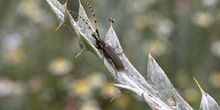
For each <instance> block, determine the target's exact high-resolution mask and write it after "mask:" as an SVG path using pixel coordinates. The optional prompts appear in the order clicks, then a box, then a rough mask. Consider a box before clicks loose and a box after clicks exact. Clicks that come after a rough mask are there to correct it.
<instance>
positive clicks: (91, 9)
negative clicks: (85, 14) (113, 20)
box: [82, 0, 99, 37]
mask: <svg viewBox="0 0 220 110" xmlns="http://www.w3.org/2000/svg"><path fill="white" fill-rule="evenodd" d="M82 3H85V4H86V5H88V6H89V8H90V11H91V12H92V16H93V17H94V19H95V20H94V22H95V28H96V29H95V31H96V34H97V36H98V37H99V30H98V28H97V19H96V14H95V12H94V10H93V8H92V5H90V3H89V2H87V1H85V0H84V1H82Z"/></svg>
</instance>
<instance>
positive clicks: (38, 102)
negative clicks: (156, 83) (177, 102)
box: [0, 0, 220, 110]
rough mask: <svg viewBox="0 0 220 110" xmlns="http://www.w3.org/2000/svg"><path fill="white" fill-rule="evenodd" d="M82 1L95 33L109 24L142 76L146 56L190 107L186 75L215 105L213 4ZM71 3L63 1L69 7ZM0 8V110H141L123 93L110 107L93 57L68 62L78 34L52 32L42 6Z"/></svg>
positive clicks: (217, 20) (218, 45)
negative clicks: (95, 26)
mask: <svg viewBox="0 0 220 110" xmlns="http://www.w3.org/2000/svg"><path fill="white" fill-rule="evenodd" d="M60 1H61V0H60ZM61 2H64V1H61ZM88 2H90V4H92V6H93V9H94V10H95V13H96V16H97V19H98V28H99V30H100V33H101V35H102V36H104V35H105V34H106V32H107V29H108V28H109V22H108V18H109V17H113V18H114V19H115V20H116V22H115V24H114V28H115V31H116V33H117V35H118V37H119V39H120V42H121V44H122V47H123V49H124V53H125V54H126V55H127V56H128V58H129V59H130V60H131V62H132V63H133V64H134V65H135V66H136V67H137V69H138V70H139V71H140V72H141V73H145V72H146V62H147V55H146V53H147V52H148V51H150V52H151V53H152V55H153V56H154V57H155V58H156V60H157V62H158V64H159V65H160V66H161V67H162V68H163V70H164V71H165V72H166V73H167V75H168V77H169V78H170V80H171V82H172V83H173V84H174V86H175V87H176V88H177V89H178V90H179V93H180V94H181V95H182V96H183V97H184V98H185V99H186V100H187V101H188V102H189V103H190V105H192V106H193V107H194V108H195V109H198V108H199V102H200V99H201V96H200V92H199V90H198V88H197V87H196V84H195V83H194V81H193V79H192V77H195V78H196V79H198V80H199V82H200V84H201V85H202V86H203V89H204V90H206V92H207V93H209V94H210V95H211V96H212V97H214V98H215V100H216V101H217V102H218V103H220V97H219V96H220V80H219V78H220V66H219V65H220V63H219V62H220V33H219V32H220V31H219V28H220V15H219V13H220V12H219V10H220V9H219V8H220V4H219V1H218V0H197V1H192V0H163V1H160V0H93V1H91V0H90V1H88ZM77 4H78V1H77V0H69V1H68V7H69V9H71V10H77V9H78V6H77ZM0 6H1V7H0V15H1V18H0V24H1V25H0V27H1V28H0V56H1V57H0V109H1V110H23V109H32V110H40V109H52V110H60V109H65V110H79V109H80V110H88V109H89V110H103V109H104V110H116V109H118V110H119V109H120V110H128V109H130V110H132V109H139V110H146V104H145V103H144V102H142V101H140V99H137V98H135V97H131V96H130V95H126V94H123V95H120V96H119V97H118V98H117V97H116V99H114V100H113V101H112V102H109V101H110V100H111V98H112V97H114V95H115V94H117V93H118V90H117V89H116V88H113V87H112V86H109V85H108V84H107V83H109V82H110V83H113V82H112V81H113V80H112V79H111V77H110V75H109V74H108V72H107V71H106V69H105V68H104V67H103V66H102V63H101V62H100V61H99V60H98V59H97V58H96V57H95V56H94V55H93V54H92V53H89V52H84V53H83V54H82V55H81V56H79V57H78V58H77V59H74V57H75V55H77V53H78V52H80V47H79V45H78V44H79V43H78V40H77V37H76V35H75V33H73V32H71V31H69V30H68V28H67V27H61V28H60V29H59V30H58V31H55V29H56V27H57V26H58V21H57V19H56V18H55V15H54V13H53V12H52V11H51V9H50V7H49V6H48V4H47V3H46V1H44V0H5V1H1V4H0ZM85 7H86V6H85ZM87 11H88V12H89V8H87ZM90 18H92V15H90ZM131 44H132V45H131ZM97 62H98V63H97Z"/></svg>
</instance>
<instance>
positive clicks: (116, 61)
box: [69, 1, 125, 71]
mask: <svg viewBox="0 0 220 110" xmlns="http://www.w3.org/2000/svg"><path fill="white" fill-rule="evenodd" d="M84 2H85V3H86V4H87V5H88V6H89V8H90V10H91V12H92V14H93V17H94V18H95V13H94V11H93V9H92V6H91V5H90V4H89V3H88V2H87V1H84ZM69 11H70V12H72V13H73V14H76V15H78V14H77V13H75V12H73V11H71V10H69ZM78 17H79V18H81V19H82V20H83V21H84V22H85V24H86V25H88V28H89V30H90V31H91V32H92V36H93V37H94V39H95V40H96V45H95V46H96V48H97V49H99V50H101V53H102V54H103V55H104V57H105V58H106V59H109V60H111V62H112V64H113V65H114V67H115V68H116V69H117V70H118V71H122V70H124V69H125V67H124V65H123V62H122V61H121V59H120V58H119V56H118V54H117V53H116V52H115V50H114V49H113V48H112V47H111V46H110V45H108V44H106V43H105V42H104V41H103V40H102V39H101V38H100V36H99V31H98V29H97V27H96V29H95V32H93V31H92V29H91V27H90V26H89V24H88V22H86V20H85V19H84V18H82V17H81V16H80V15H78ZM109 21H110V23H111V25H112V23H114V20H113V19H111V18H110V19H109ZM94 22H95V25H96V23H97V20H96V18H95V20H94Z"/></svg>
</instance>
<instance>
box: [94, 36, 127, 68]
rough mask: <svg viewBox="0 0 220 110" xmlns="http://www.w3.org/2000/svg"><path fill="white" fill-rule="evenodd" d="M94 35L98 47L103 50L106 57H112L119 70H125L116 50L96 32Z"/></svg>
mask: <svg viewBox="0 0 220 110" xmlns="http://www.w3.org/2000/svg"><path fill="white" fill-rule="evenodd" d="M92 36H93V37H94V38H95V39H96V47H97V48H98V49H100V50H101V51H102V52H103V55H104V57H105V58H107V59H110V60H111V61H112V63H113V64H114V66H115V68H116V69H117V70H118V71H121V70H124V69H125V67H124V65H123V63H122V61H121V59H120V58H119V56H118V54H117V53H116V52H115V50H114V49H113V48H112V47H111V46H110V45H107V44H106V43H105V42H104V41H103V40H102V39H100V38H97V37H96V36H95V35H94V34H93V35H92Z"/></svg>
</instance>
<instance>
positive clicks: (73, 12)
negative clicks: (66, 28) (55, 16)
mask: <svg viewBox="0 0 220 110" xmlns="http://www.w3.org/2000/svg"><path fill="white" fill-rule="evenodd" d="M68 11H69V12H70V13H72V14H75V15H77V16H78V17H79V18H80V19H82V20H83V22H84V23H85V24H86V25H87V26H88V28H89V30H90V31H91V33H92V36H93V37H94V38H95V39H96V40H97V39H98V38H97V37H96V35H95V34H94V33H95V32H93V31H92V28H91V26H89V23H88V22H87V21H86V20H85V19H84V18H83V17H82V16H80V15H79V14H78V13H77V12H75V11H72V10H68Z"/></svg>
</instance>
